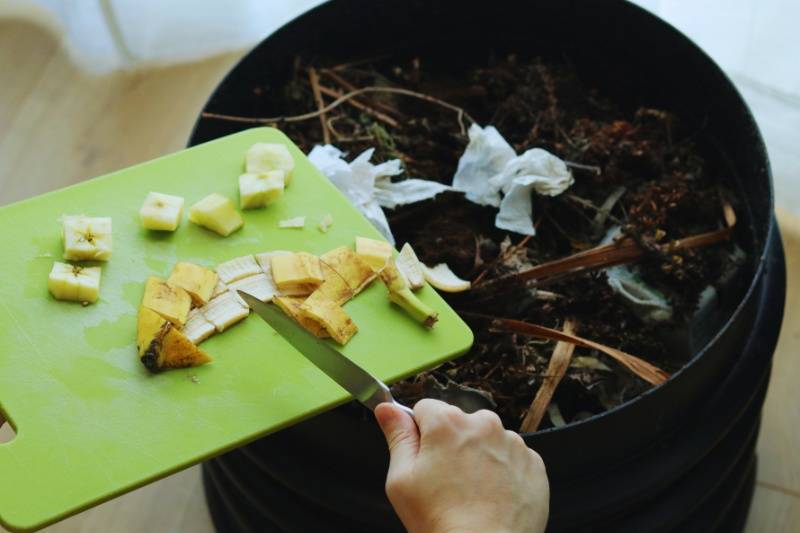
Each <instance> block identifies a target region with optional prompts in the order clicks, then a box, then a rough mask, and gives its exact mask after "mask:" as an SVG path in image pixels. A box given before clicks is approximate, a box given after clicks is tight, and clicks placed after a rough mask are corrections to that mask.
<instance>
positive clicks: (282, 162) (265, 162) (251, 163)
mask: <svg viewBox="0 0 800 533" xmlns="http://www.w3.org/2000/svg"><path fill="white" fill-rule="evenodd" d="M270 170H282V171H283V179H284V184H285V185H289V182H290V181H291V180H292V171H293V170H294V158H293V157H292V154H290V153H289V150H288V148H286V146H284V145H282V144H278V143H256V144H254V145H253V146H251V147H250V149H249V150H247V153H246V154H245V171H246V172H250V173H259V172H269V171H270Z"/></svg>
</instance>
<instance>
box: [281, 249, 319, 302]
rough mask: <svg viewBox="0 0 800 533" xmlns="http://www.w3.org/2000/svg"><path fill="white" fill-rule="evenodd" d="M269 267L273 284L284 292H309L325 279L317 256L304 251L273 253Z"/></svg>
mask: <svg viewBox="0 0 800 533" xmlns="http://www.w3.org/2000/svg"><path fill="white" fill-rule="evenodd" d="M270 267H271V273H272V279H273V281H274V282H275V285H276V286H277V287H278V290H280V291H281V292H282V293H284V294H293V295H303V294H311V292H313V291H314V290H315V289H316V288H317V287H318V286H319V285H320V284H321V283H322V282H323V281H324V280H325V277H324V276H323V274H322V267H321V266H320V260H319V258H318V257H316V256H314V255H311V254H308V253H305V252H298V253H293V254H289V255H274V256H272V258H271V260H270Z"/></svg>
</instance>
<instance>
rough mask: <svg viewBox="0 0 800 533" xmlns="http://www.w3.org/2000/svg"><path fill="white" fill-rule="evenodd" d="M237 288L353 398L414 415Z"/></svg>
mask: <svg viewBox="0 0 800 533" xmlns="http://www.w3.org/2000/svg"><path fill="white" fill-rule="evenodd" d="M237 292H238V293H239V296H241V297H242V299H243V300H244V301H245V302H247V305H249V306H250V309H252V310H253V312H254V313H255V314H257V315H258V316H260V317H261V318H262V319H263V320H264V322H266V323H267V324H269V325H270V326H271V327H272V329H274V330H275V331H276V332H278V334H279V335H280V336H281V337H283V338H284V339H285V340H286V341H287V342H288V343H289V344H291V345H292V346H293V347H294V349H295V350H297V351H298V352H300V353H301V354H303V356H305V358H306V359H308V360H309V361H311V362H312V363H314V365H316V366H317V367H318V368H319V369H320V370H322V371H323V372H324V373H325V374H327V375H328V377H330V378H331V379H332V380H334V381H335V382H336V383H338V384H339V386H340V387H342V388H343V389H344V390H346V391H347V392H349V393H350V394H352V395H353V397H354V398H355V399H356V400H358V401H359V402H361V403H362V404H364V405H365V406H367V407H369V408H370V409H372V410H373V411H374V410H375V407H377V406H378V404H380V403H383V402H389V403H392V404H394V405H396V406H397V407H399V408H400V409H402V410H403V411H405V412H406V413H408V414H409V415H411V416H412V417H413V416H414V412H413V411H412V410H411V409H410V408H408V407H406V406H405V405H402V404H400V403H398V402H397V401H395V399H394V398H393V397H392V393H391V391H389V387H387V386H386V384H385V383H384V382H382V381H381V380H379V379H378V378H376V377H375V376H373V375H372V374H370V373H369V372H367V371H366V370H364V369H363V368H361V367H360V366H358V365H357V364H355V363H354V362H353V361H351V360H350V359H348V358H347V357H345V356H344V355H343V354H341V353H339V351H337V350H334V349H333V348H332V347H331V346H329V345H328V344H327V343H326V342H324V341H323V340H321V339H318V338H317V337H315V336H314V335H312V334H311V333H309V332H308V331H306V330H305V329H303V328H302V327H300V326H299V325H298V324H296V323H295V322H294V321H293V320H292V319H291V318H289V317H288V316H286V315H285V314H284V313H283V311H281V310H280V309H278V308H277V307H275V306H273V305H268V304H265V303H264V302H262V301H261V300H258V299H256V298H254V297H253V296H251V295H249V294H247V293H246V292H243V291H237Z"/></svg>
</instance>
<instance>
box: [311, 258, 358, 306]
mask: <svg viewBox="0 0 800 533" xmlns="http://www.w3.org/2000/svg"><path fill="white" fill-rule="evenodd" d="M320 263H321V266H322V274H323V276H324V277H325V281H323V282H322V284H321V285H320V286H319V287H317V289H316V290H315V291H314V292H312V293H311V295H310V296H309V297H308V298H307V299H306V303H309V302H313V301H317V300H327V301H329V302H335V303H337V304H339V305H342V304H343V303H345V302H346V301H348V300H349V299H350V298H352V297H353V295H354V294H355V293H354V292H353V289H351V288H350V285H348V284H347V281H346V280H345V279H344V278H343V277H342V276H340V275H339V273H338V272H336V271H335V270H334V269H333V268H331V267H330V266H329V265H328V264H327V263H324V262H322V261H320Z"/></svg>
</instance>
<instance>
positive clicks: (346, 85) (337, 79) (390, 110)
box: [320, 68, 403, 118]
mask: <svg viewBox="0 0 800 533" xmlns="http://www.w3.org/2000/svg"><path fill="white" fill-rule="evenodd" d="M320 72H321V73H322V74H324V75H325V76H327V77H329V78H330V79H331V80H333V81H334V82H335V83H338V84H339V85H340V86H342V88H344V89H345V90H348V91H355V90H356V89H358V87H356V86H355V85H353V84H352V83H350V82H349V81H347V80H346V79H344V78H343V77H342V76H340V75H339V74H337V73H336V72H334V71H333V70H331V69H327V68H326V69H322V70H321V71H320ZM368 103H369V106H370V107H375V108H377V109H383V110H384V111H385V112H387V113H392V114H394V115H395V116H397V117H398V118H403V114H402V113H401V112H400V111H398V110H397V109H395V108H394V107H392V106H390V105H387V104H385V103H383V102H381V101H377V100H375V101H373V100H371V99H370V101H369V102H368Z"/></svg>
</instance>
